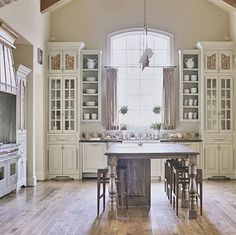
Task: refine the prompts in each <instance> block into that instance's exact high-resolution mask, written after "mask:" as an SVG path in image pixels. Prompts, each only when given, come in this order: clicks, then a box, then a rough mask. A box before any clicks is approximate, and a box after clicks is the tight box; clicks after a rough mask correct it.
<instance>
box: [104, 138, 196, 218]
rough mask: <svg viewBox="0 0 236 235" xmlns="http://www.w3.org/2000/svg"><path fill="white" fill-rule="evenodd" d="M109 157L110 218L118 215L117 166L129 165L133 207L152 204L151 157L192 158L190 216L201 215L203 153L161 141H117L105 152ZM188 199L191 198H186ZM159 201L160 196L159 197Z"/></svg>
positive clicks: (130, 199) (129, 197) (130, 198)
mask: <svg viewBox="0 0 236 235" xmlns="http://www.w3.org/2000/svg"><path fill="white" fill-rule="evenodd" d="M105 154H106V155H107V156H108V168H109V196H110V205H109V211H108V217H109V218H117V205H116V198H117V197H116V196H117V190H116V181H115V178H116V166H117V165H118V164H121V165H126V166H127V171H128V174H127V175H128V179H127V181H128V201H130V202H131V205H133V206H149V207H150V190H151V181H150V178H151V177H150V160H151V159H188V161H187V162H188V167H189V177H190V184H189V190H188V192H186V193H188V194H189V201H188V217H189V219H196V218H197V201H196V195H197V187H196V174H197V155H198V154H199V152H197V151H194V150H192V149H190V148H188V147H185V146H183V145H180V144H176V143H175V144H173V143H157V144H149V143H144V144H143V145H142V144H120V143H119V144H114V145H112V146H111V147H110V148H109V149H108V151H107V152H106V153H105ZM185 198H187V197H185ZM157 200H158V199H157Z"/></svg>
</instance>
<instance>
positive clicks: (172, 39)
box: [107, 27, 174, 128]
mask: <svg viewBox="0 0 236 235" xmlns="http://www.w3.org/2000/svg"><path fill="white" fill-rule="evenodd" d="M135 31H137V32H143V28H140V27H138V28H127V29H122V30H118V31H115V32H112V33H109V34H108V35H107V65H108V66H112V64H111V42H112V40H111V39H112V38H113V37H115V36H118V35H121V34H125V33H133V32H135ZM149 32H150V33H155V34H159V35H160V36H165V37H168V38H169V46H170V47H169V53H170V58H169V62H170V64H166V65H164V66H173V65H174V36H173V34H171V33H169V32H166V31H162V30H158V29H154V28H148V33H149ZM114 66H115V65H114ZM137 66H139V64H138V62H137ZM140 69H141V65H140ZM137 127H138V126H137ZM141 128H143V127H141ZM145 128H146V127H145Z"/></svg>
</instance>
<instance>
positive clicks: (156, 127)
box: [150, 105, 162, 131]
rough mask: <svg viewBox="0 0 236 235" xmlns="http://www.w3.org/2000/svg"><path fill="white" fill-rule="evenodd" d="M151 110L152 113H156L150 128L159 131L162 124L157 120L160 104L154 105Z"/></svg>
mask: <svg viewBox="0 0 236 235" xmlns="http://www.w3.org/2000/svg"><path fill="white" fill-rule="evenodd" d="M152 111H153V113H155V114H156V122H154V123H152V124H151V126H150V128H151V129H153V130H158V131H160V130H161V127H162V124H161V123H160V122H158V115H160V113H161V106H158V105H156V106H154V107H153V109H152Z"/></svg>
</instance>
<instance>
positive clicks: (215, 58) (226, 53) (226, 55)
mask: <svg viewBox="0 0 236 235" xmlns="http://www.w3.org/2000/svg"><path fill="white" fill-rule="evenodd" d="M204 57H205V58H204V62H205V64H204V69H205V72H206V73H214V74H216V73H222V74H227V73H229V74H231V73H232V69H233V52H232V50H206V51H205V53H204Z"/></svg>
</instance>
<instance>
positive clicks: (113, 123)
mask: <svg viewBox="0 0 236 235" xmlns="http://www.w3.org/2000/svg"><path fill="white" fill-rule="evenodd" d="M117 128H118V109H117V69H115V68H112V67H108V68H107V69H106V129H107V130H116V129H117Z"/></svg>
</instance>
